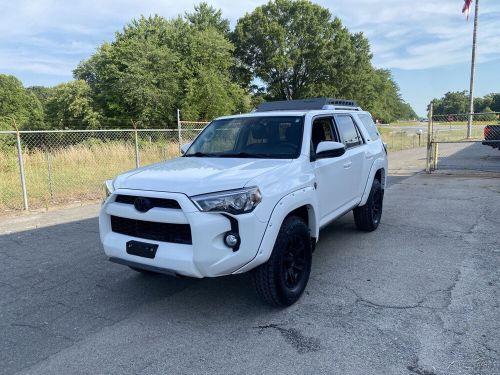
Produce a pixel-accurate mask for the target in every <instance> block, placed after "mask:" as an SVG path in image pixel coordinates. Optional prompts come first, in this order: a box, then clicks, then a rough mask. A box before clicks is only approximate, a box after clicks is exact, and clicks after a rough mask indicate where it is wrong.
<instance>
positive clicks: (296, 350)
mask: <svg viewBox="0 0 500 375" xmlns="http://www.w3.org/2000/svg"><path fill="white" fill-rule="evenodd" d="M390 182H391V185H390V187H389V188H388V190H387V192H386V195H385V206H384V214H383V219H382V224H381V225H380V227H379V229H378V230H377V231H376V232H373V233H361V232H358V231H357V230H356V229H355V227H354V222H353V219H352V214H347V215H345V216H344V217H343V218H341V219H340V220H338V221H336V222H334V223H333V224H331V225H330V226H328V227H327V228H325V229H324V230H322V231H321V235H320V243H319V244H318V247H317V250H316V252H315V253H314V258H313V259H314V263H313V268H312V274H311V280H310V282H309V285H308V287H307V291H306V293H305V295H304V296H303V297H302V299H301V300H300V301H299V302H298V303H297V304H296V305H294V306H292V307H290V308H288V309H284V310H277V309H273V308H270V307H268V306H266V305H264V304H262V303H261V301H260V300H259V299H258V298H257V297H256V295H255V294H254V292H253V290H252V287H251V284H250V279H249V277H248V275H240V276H234V277H224V278H217V279H204V280H193V279H175V278H170V277H167V276H152V277H147V276H143V275H140V274H137V273H135V272H134V271H131V270H129V269H128V268H125V267H123V266H119V265H116V264H113V263H110V262H108V261H107V259H106V257H105V256H104V254H103V252H102V251H101V247H100V244H99V240H98V228H97V219H96V217H95V215H96V212H97V209H98V206H96V205H90V206H84V207H78V208H67V209H64V210H56V211H52V212H48V213H43V214H35V215H30V216H20V217H15V218H5V217H3V218H0V364H1V366H0V374H221V373H231V374H247V373H252V374H281V373H287V374H322V373H324V374H408V375H415V374H417V375H438V374H488V375H490V374H499V373H500V358H499V352H500V334H499V332H500V307H499V286H500V268H499V266H500V231H499V228H500V179H499V178H490V177H484V176H483V177H482V176H476V177H474V178H470V177H453V176H445V175H440V174H436V175H430V176H429V175H425V174H417V175H414V176H411V177H408V176H399V177H397V178H391V180H390Z"/></svg>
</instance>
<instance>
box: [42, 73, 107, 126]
mask: <svg viewBox="0 0 500 375" xmlns="http://www.w3.org/2000/svg"><path fill="white" fill-rule="evenodd" d="M45 111H46V113H45V115H46V120H47V123H48V124H49V125H50V127H51V128H52V129H93V128H98V127H99V125H100V123H99V117H100V116H99V114H98V113H97V112H96V111H95V110H94V108H93V105H92V99H91V97H90V87H89V85H88V84H87V83H86V82H85V81H82V80H76V81H71V82H67V83H62V84H60V85H57V86H55V87H54V88H53V89H52V90H51V94H50V95H49V97H48V98H47V102H46V108H45Z"/></svg>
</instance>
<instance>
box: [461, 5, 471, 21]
mask: <svg viewBox="0 0 500 375" xmlns="http://www.w3.org/2000/svg"><path fill="white" fill-rule="evenodd" d="M472 1H474V0H464V7H463V8H462V13H465V14H466V15H467V21H468V20H469V14H470V5H471V4H472Z"/></svg>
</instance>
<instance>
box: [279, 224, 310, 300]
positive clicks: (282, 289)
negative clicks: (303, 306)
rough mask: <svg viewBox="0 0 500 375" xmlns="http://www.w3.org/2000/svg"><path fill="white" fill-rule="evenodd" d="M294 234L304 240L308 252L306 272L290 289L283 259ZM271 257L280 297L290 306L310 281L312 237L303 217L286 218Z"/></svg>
mask: <svg viewBox="0 0 500 375" xmlns="http://www.w3.org/2000/svg"><path fill="white" fill-rule="evenodd" d="M292 234H294V235H298V236H299V237H300V239H301V241H303V245H304V249H305V250H304V251H305V252H306V261H305V269H304V271H303V272H304V274H303V275H302V277H301V280H300V282H299V284H298V285H297V286H295V287H294V288H293V289H290V288H288V286H287V285H286V284H285V278H284V270H283V261H284V255H285V252H286V250H287V245H288V239H289V237H290V236H291V235H292ZM271 258H272V262H273V267H274V274H275V283H276V286H277V292H278V298H279V299H280V302H281V303H282V304H283V305H285V306H289V305H291V304H293V303H294V302H296V301H297V300H298V299H299V298H300V296H301V295H302V293H303V292H304V290H305V288H306V286H307V282H308V281H309V276H310V273H311V263H312V254H311V237H310V233H309V228H308V227H307V225H306V224H305V223H304V221H303V220H302V219H300V218H298V217H290V218H288V219H286V221H285V222H284V224H283V226H282V229H281V230H280V232H279V234H278V238H277V239H276V243H275V246H274V249H273V254H272V257H271Z"/></svg>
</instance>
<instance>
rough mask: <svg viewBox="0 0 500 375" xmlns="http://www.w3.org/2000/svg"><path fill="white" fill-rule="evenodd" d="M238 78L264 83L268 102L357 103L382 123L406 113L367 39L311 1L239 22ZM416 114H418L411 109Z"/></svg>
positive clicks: (283, 2) (284, 3)
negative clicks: (377, 65) (374, 59)
mask: <svg viewBox="0 0 500 375" xmlns="http://www.w3.org/2000/svg"><path fill="white" fill-rule="evenodd" d="M233 40H234V43H235V45H236V57H237V60H238V65H237V70H236V74H235V76H236V77H238V79H240V80H243V81H244V82H245V84H246V85H247V87H248V86H249V85H250V83H251V81H252V80H255V79H257V80H259V81H262V82H263V83H264V85H265V88H264V89H265V91H266V94H267V95H266V99H269V100H276V99H286V100H290V99H300V98H307V97H318V96H329V97H339V98H348V99H355V100H357V101H358V103H359V104H360V105H361V106H363V107H364V108H367V109H369V110H372V111H373V112H374V116H376V117H377V118H379V119H384V120H386V121H391V120H393V119H395V118H397V116H398V113H399V112H401V109H402V105H404V103H403V102H402V100H401V98H400V94H399V88H398V87H397V85H396V84H395V82H394V81H393V79H392V77H391V75H390V73H389V72H388V71H385V70H377V69H374V68H373V66H372V64H371V59H372V54H371V51H370V45H369V42H368V40H367V39H366V38H365V37H364V35H363V34H362V33H356V34H351V33H350V32H349V31H348V30H347V29H346V28H345V27H344V26H343V25H342V23H341V21H340V20H339V19H338V18H336V17H333V16H332V15H331V13H330V11H329V10H328V9H326V8H323V7H321V6H319V5H317V4H313V3H311V2H310V1H308V0H298V1H293V0H272V1H270V2H269V3H267V4H266V5H263V6H260V7H258V8H256V9H255V10H254V11H253V12H252V13H250V14H247V15H245V16H244V17H242V18H240V19H239V20H238V22H237V25H236V29H235V31H234V34H233ZM412 111H413V110H412Z"/></svg>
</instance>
